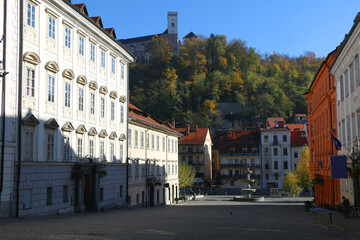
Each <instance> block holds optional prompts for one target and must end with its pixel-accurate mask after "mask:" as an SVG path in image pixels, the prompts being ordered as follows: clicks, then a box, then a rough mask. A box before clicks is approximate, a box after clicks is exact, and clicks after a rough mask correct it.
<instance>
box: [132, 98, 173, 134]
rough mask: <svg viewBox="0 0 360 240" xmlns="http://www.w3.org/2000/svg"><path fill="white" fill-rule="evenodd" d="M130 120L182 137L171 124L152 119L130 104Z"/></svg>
mask: <svg viewBox="0 0 360 240" xmlns="http://www.w3.org/2000/svg"><path fill="white" fill-rule="evenodd" d="M129 118H130V121H134V122H139V123H142V124H145V125H148V126H151V127H154V128H158V129H161V130H163V131H167V132H171V133H173V134H175V135H179V136H180V134H179V132H178V131H176V130H175V129H174V128H173V127H172V126H171V124H169V123H166V122H163V121H161V120H158V119H156V118H153V117H151V116H150V114H148V113H146V112H144V111H142V110H141V109H139V108H137V107H136V106H135V105H133V104H131V103H129Z"/></svg>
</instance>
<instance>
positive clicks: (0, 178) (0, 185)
mask: <svg viewBox="0 0 360 240" xmlns="http://www.w3.org/2000/svg"><path fill="white" fill-rule="evenodd" d="M6 20H7V0H4V26H3V35H2V39H1V40H0V42H1V41H3V58H2V67H3V70H4V71H3V72H2V73H0V77H2V93H1V100H2V105H1V119H2V126H1V143H2V144H1V160H0V166H1V169H0V212H1V193H2V190H3V181H4V162H5V161H4V158H5V121H6V119H5V99H6V98H5V76H6V74H8V73H7V72H6V71H5V69H6Z"/></svg>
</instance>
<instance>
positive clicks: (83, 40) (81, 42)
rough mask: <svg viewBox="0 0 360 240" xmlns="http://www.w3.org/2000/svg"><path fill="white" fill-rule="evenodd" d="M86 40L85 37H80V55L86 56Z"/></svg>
mask: <svg viewBox="0 0 360 240" xmlns="http://www.w3.org/2000/svg"><path fill="white" fill-rule="evenodd" d="M84 46H85V39H84V37H83V36H81V35H80V36H79V54H80V55H81V56H84Z"/></svg>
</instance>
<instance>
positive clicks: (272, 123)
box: [266, 117, 285, 128]
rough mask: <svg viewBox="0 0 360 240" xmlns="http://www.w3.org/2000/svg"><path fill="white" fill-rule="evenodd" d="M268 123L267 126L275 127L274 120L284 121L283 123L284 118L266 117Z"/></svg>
mask: <svg viewBox="0 0 360 240" xmlns="http://www.w3.org/2000/svg"><path fill="white" fill-rule="evenodd" d="M266 121H267V122H268V123H269V126H270V127H272V128H273V127H276V122H284V123H285V120H284V118H270V117H269V118H267V120H266Z"/></svg>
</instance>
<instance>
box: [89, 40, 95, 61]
mask: <svg viewBox="0 0 360 240" xmlns="http://www.w3.org/2000/svg"><path fill="white" fill-rule="evenodd" d="M90 61H92V62H95V45H94V44H92V43H90Z"/></svg>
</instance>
